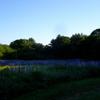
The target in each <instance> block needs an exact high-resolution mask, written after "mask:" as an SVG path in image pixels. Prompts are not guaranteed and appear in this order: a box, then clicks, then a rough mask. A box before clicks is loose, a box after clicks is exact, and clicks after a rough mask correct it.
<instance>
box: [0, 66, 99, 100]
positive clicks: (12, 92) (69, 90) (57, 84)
mask: <svg viewBox="0 0 100 100" xmlns="http://www.w3.org/2000/svg"><path fill="white" fill-rule="evenodd" d="M15 67H16V66H15ZM15 67H12V69H13V68H15ZM33 67H34V68H33V70H31V71H21V70H19V72H18V71H15V70H9V69H10V66H4V67H3V66H1V67H0V69H1V70H0V100H14V99H15V98H16V99H17V98H18V99H17V100H33V99H32V98H34V100H40V99H41V100H44V99H43V98H47V99H46V100H64V97H65V98H70V97H71V96H72V95H73V96H72V98H73V99H72V100H80V99H78V98H82V97H81V94H82V96H88V95H89V96H90V95H91V94H93V93H94V96H95V95H98V94H99V93H100V91H99V88H100V86H99V84H100V68H99V67H93V66H91V67H90V66H89V67H87V66H85V67H80V66H64V65H61V66H60V65H58V66H57V65H52V66H51V67H50V66H47V67H46V65H45V66H44V65H40V67H39V65H38V66H35V65H34V66H33ZM37 67H38V68H37ZM36 68H37V69H36ZM39 68H40V69H39ZM42 68H43V69H42ZM95 89H96V90H95ZM97 91H99V92H98V93H97ZM81 92H82V93H81ZM85 92H86V94H85ZM88 92H89V94H88ZM25 95H26V96H25ZM77 95H79V97H78V96H77ZM98 96H99V95H98ZM74 97H75V98H76V99H74ZM60 98H63V99H60ZM89 98H91V97H89ZM69 100H70V99H69ZM87 100H89V99H87Z"/></svg>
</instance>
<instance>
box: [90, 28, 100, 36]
mask: <svg viewBox="0 0 100 100" xmlns="http://www.w3.org/2000/svg"><path fill="white" fill-rule="evenodd" d="M91 36H100V28H99V29H96V30H94V31H93V32H92V33H91Z"/></svg>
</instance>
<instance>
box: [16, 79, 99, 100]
mask: <svg viewBox="0 0 100 100" xmlns="http://www.w3.org/2000/svg"><path fill="white" fill-rule="evenodd" d="M15 100H100V78H96V79H86V80H80V81H74V82H69V83H60V84H57V85H54V86H50V87H49V88H48V89H45V90H38V91H35V92H32V93H29V94H26V95H23V96H21V97H19V98H17V99H15Z"/></svg>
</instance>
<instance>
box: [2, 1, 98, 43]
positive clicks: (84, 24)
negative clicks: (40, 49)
mask: <svg viewBox="0 0 100 100" xmlns="http://www.w3.org/2000/svg"><path fill="white" fill-rule="evenodd" d="M96 28H100V0H0V43H6V44H9V43H10V42H12V41H13V40H15V39H19V38H29V37H32V38H34V39H35V40H36V42H40V43H43V44H48V43H49V42H50V41H51V39H52V38H55V37H56V36H57V35H58V34H61V35H65V36H71V35H72V34H74V33H83V34H88V35H89V34H90V33H91V32H92V31H93V30H94V29H96Z"/></svg>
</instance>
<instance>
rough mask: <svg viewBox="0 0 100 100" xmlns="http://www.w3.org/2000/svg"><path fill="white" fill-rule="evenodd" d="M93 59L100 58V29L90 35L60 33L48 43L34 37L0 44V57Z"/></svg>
mask: <svg viewBox="0 0 100 100" xmlns="http://www.w3.org/2000/svg"><path fill="white" fill-rule="evenodd" d="M76 58H79V59H93V60H100V29H96V30H94V31H93V32H92V33H91V34H90V35H88V36H87V35H84V34H82V33H81V34H80V33H77V34H74V35H72V36H71V37H67V36H61V35H58V36H57V37H56V38H55V39H52V40H51V42H50V43H49V44H48V45H43V44H42V43H36V42H35V40H34V39H33V38H29V39H17V40H15V41H12V42H11V43H10V44H9V45H4V44H0V59H23V60H34V59H76Z"/></svg>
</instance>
